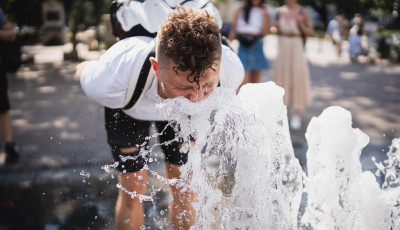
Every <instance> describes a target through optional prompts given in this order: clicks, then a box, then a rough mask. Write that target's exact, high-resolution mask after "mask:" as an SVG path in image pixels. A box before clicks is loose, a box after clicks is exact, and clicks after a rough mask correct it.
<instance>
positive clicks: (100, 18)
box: [1, 0, 400, 62]
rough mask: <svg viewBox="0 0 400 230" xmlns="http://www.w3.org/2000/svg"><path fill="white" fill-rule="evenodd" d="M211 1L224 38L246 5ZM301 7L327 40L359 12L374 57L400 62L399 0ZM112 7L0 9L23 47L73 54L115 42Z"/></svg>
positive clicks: (88, 3)
mask: <svg viewBox="0 0 400 230" xmlns="http://www.w3.org/2000/svg"><path fill="white" fill-rule="evenodd" d="M212 2H213V3H214V4H215V5H216V6H217V8H218V9H219V10H220V12H221V16H222V19H223V21H224V26H223V29H222V33H223V34H225V35H226V34H227V33H228V31H229V29H230V25H231V21H232V17H233V15H234V11H235V10H236V9H237V8H238V7H239V6H241V5H242V4H243V1H237V0H214V1H212ZM283 3H284V1H283V0H269V1H267V4H268V6H269V8H268V10H269V13H270V24H271V25H273V22H274V18H275V9H276V7H278V6H281V5H282V4H283ZM298 3H299V4H300V5H302V6H303V7H305V8H306V9H307V11H308V12H309V13H310V15H311V19H312V23H313V25H314V27H315V29H316V31H317V32H316V33H315V35H314V36H316V37H325V36H326V33H325V31H326V29H327V25H328V23H329V21H330V20H331V19H333V18H334V16H335V15H336V14H337V13H338V12H344V13H345V16H346V19H347V20H348V21H351V19H352V18H353V16H354V14H355V13H359V14H361V16H362V18H363V21H364V24H365V34H366V36H367V37H368V38H369V40H368V42H369V45H370V47H371V48H372V49H373V50H374V51H373V52H372V55H375V56H374V57H377V58H383V59H390V60H391V61H395V62H399V52H400V51H399V46H400V44H399V40H400V39H399V36H400V35H399V28H400V18H399V15H398V14H399V7H400V3H399V0H352V1H348V0H299V1H298ZM110 4H111V0H64V1H61V0H60V1H55V0H31V1H23V0H2V1H1V8H2V10H3V12H5V14H6V16H7V18H8V20H9V21H10V22H11V23H12V24H13V25H14V26H15V27H16V30H17V31H18V37H19V39H20V42H21V44H23V45H24V44H26V45H29V44H35V43H43V44H44V45H59V44H65V43H68V42H72V47H71V48H72V49H73V50H74V52H75V49H76V45H77V43H79V42H85V43H86V44H87V45H88V48H89V50H96V49H97V50H102V49H107V48H108V47H109V46H110V45H112V44H113V42H115V39H114V38H113V36H112V34H111V33H110V24H109V15H108V13H109V6H110ZM375 51H376V52H375ZM71 52H72V50H71Z"/></svg>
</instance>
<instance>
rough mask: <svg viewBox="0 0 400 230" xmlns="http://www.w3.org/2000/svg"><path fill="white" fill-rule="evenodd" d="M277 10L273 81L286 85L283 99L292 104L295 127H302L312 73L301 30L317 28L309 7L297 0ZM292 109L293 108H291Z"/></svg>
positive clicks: (292, 125)
mask: <svg viewBox="0 0 400 230" xmlns="http://www.w3.org/2000/svg"><path fill="white" fill-rule="evenodd" d="M285 3H286V4H285V5H283V6H281V7H279V8H278V9H277V10H276V20H275V27H276V28H277V29H278V35H279V36H278V55H277V58H276V60H275V64H274V69H273V72H274V74H273V79H274V82H275V83H276V84H277V85H279V86H281V87H283V88H284V89H285V95H284V98H283V99H284V103H285V104H286V105H287V106H288V107H292V108H291V109H292V110H293V112H292V113H293V114H292V116H291V119H290V127H291V128H292V129H300V128H301V118H300V115H301V111H302V110H303V109H304V108H306V107H307V106H309V104H310V100H311V99H310V76H309V70H308V64H307V60H306V56H305V52H304V41H303V38H302V34H304V35H306V36H310V35H312V34H313V33H314V28H313V26H312V24H311V21H310V16H309V14H308V12H307V11H306V10H304V9H303V8H302V7H301V6H299V5H298V4H297V1H296V0H285ZM288 109H290V108H288Z"/></svg>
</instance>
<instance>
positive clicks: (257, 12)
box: [236, 7, 264, 34]
mask: <svg viewBox="0 0 400 230" xmlns="http://www.w3.org/2000/svg"><path fill="white" fill-rule="evenodd" d="M263 23H264V9H263V8H261V7H252V8H251V9H250V12H249V21H248V22H246V21H245V20H244V10H241V11H240V12H239V18H238V21H237V26H236V32H237V33H240V34H261V33H262V29H263Z"/></svg>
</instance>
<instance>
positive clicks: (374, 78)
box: [0, 36, 400, 230]
mask: <svg viewBox="0 0 400 230" xmlns="http://www.w3.org/2000/svg"><path fill="white" fill-rule="evenodd" d="M265 42H266V45H265V47H264V48H265V52H266V54H267V56H268V58H269V60H270V61H271V62H272V63H273V60H274V59H275V56H276V42H277V41H276V37H273V36H268V37H267V38H266V39H265ZM69 49H70V47H68V46H64V47H62V46H61V47H60V46H56V47H43V46H30V47H24V51H25V52H26V53H27V54H29V55H33V57H34V60H35V63H31V64H24V65H23V66H22V67H21V69H20V70H19V71H18V72H17V73H16V74H11V75H9V80H10V97H11V102H12V107H13V108H12V117H13V128H14V137H15V140H16V141H17V143H18V145H19V150H20V153H21V161H20V163H19V164H17V165H15V166H8V165H4V154H3V153H1V152H0V163H2V164H1V165H0V197H1V198H0V229H46V230H49V229H113V221H114V220H113V215H114V210H113V207H114V202H115V198H116V194H117V189H116V187H115V184H116V182H117V180H116V177H115V176H116V173H115V172H114V171H113V170H111V171H110V172H106V171H105V170H104V169H102V166H104V165H106V164H111V156H110V153H109V148H108V146H107V145H106V137H105V131H104V128H103V122H104V119H103V109H102V107H101V106H99V105H97V104H96V103H94V102H93V101H91V100H89V99H88V98H87V97H86V96H85V95H84V94H83V92H82V90H81V88H80V86H79V84H77V82H76V81H75V80H74V77H73V73H74V66H75V65H76V63H73V62H70V61H62V57H63V52H64V51H65V50H69ZM306 50H307V56H308V59H309V65H310V71H311V80H312V90H313V95H314V102H313V104H312V106H311V107H310V108H309V109H307V110H306V111H305V112H304V117H303V127H302V129H301V130H299V131H291V134H292V141H293V146H294V149H295V153H296V156H297V157H298V158H299V159H300V161H301V163H302V165H303V167H305V152H306V150H307V142H306V140H305V137H304V134H305V132H306V126H307V124H308V122H309V121H310V119H311V118H312V117H313V116H318V115H319V114H320V113H321V112H322V111H323V109H325V108H327V107H328V106H331V105H339V106H342V107H344V108H346V109H348V110H349V111H351V113H352V115H353V127H355V128H360V129H361V130H362V131H364V132H365V133H366V134H368V135H369V136H370V137H371V142H370V144H369V145H368V146H367V147H366V148H365V149H364V151H363V155H362V163H363V168H364V169H373V168H374V165H373V164H372V162H371V160H370V157H371V156H375V157H377V159H378V160H380V161H381V160H383V159H384V155H385V151H386V149H387V147H388V146H389V145H390V142H391V140H392V139H393V138H394V137H400V93H399V92H400V91H399V88H400V66H399V65H383V64H366V63H358V64H351V63H350V61H349V59H348V56H347V54H346V52H344V54H343V56H342V57H340V58H338V57H336V55H335V53H334V49H333V46H332V44H330V43H329V42H327V41H322V40H321V41H319V40H312V39H309V40H308V42H307V47H306ZM81 54H82V58H85V59H93V58H96V57H98V55H99V53H96V52H91V53H90V52H85V53H84V52H81ZM271 76H272V71H271V70H269V71H265V72H264V73H263V76H262V81H263V82H265V81H268V80H271ZM0 145H3V143H0ZM1 149H2V148H1ZM160 162H162V161H157V162H154V163H153V164H152V165H151V167H152V168H153V169H154V170H157V171H160V172H162V171H163V165H162V163H160ZM151 183H152V184H155V185H157V181H156V180H154V179H153V180H152V182H151ZM168 196H169V195H168V193H167V192H164V193H159V194H158V196H157V197H156V201H155V204H156V205H154V206H153V205H152V204H151V203H150V204H149V202H146V203H145V205H146V210H147V213H148V215H150V214H151V213H152V212H157V213H163V214H161V215H159V217H157V219H156V222H154V221H153V220H152V219H151V218H147V220H148V221H149V226H151V227H149V228H150V229H151V228H155V226H158V227H160V226H162V225H163V226H164V228H167V227H168V223H167V222H165V221H164V219H163V218H166V217H167V201H168ZM150 223H151V224H150Z"/></svg>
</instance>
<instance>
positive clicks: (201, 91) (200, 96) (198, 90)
mask: <svg viewBox="0 0 400 230" xmlns="http://www.w3.org/2000/svg"><path fill="white" fill-rule="evenodd" d="M206 96H207V88H206V87H197V86H196V87H195V88H194V89H193V91H192V93H191V95H190V101H191V102H199V101H202V100H204V99H205V98H206Z"/></svg>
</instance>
